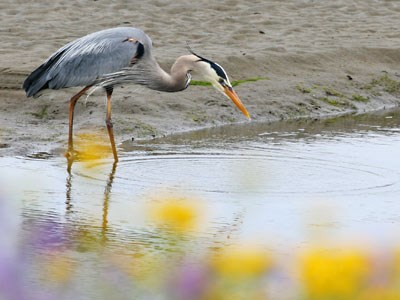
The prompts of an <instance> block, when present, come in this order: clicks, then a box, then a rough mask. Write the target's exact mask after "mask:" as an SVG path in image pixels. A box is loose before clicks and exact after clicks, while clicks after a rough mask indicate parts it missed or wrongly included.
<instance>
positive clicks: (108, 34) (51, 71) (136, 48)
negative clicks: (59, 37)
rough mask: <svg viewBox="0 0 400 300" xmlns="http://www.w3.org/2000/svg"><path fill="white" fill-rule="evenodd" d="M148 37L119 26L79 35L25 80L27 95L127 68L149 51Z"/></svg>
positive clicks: (80, 83) (86, 81)
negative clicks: (82, 35) (79, 36)
mask: <svg viewBox="0 0 400 300" xmlns="http://www.w3.org/2000/svg"><path fill="white" fill-rule="evenodd" d="M150 49H151V40H150V38H149V37H148V36H147V35H146V34H145V33H144V32H143V31H141V30H139V29H136V28H128V27H118V28H112V29H107V30H103V31H99V32H95V33H92V34H89V35H87V36H84V37H82V38H79V39H77V40H75V41H73V42H71V43H69V44H67V45H65V46H64V47H62V48H61V49H59V50H58V51H57V52H55V53H54V54H53V55H52V56H50V57H49V58H48V59H47V61H46V62H44V64H42V65H41V66H40V67H39V68H38V69H36V70H35V71H34V72H32V74H31V75H29V76H28V78H27V79H26V80H25V82H24V85H23V87H24V89H25V90H26V92H27V95H28V96H32V95H35V94H36V93H38V92H39V91H40V90H42V89H45V88H50V89H60V88H64V87H72V86H87V85H91V84H93V83H94V81H95V80H96V79H97V78H99V77H102V76H103V75H105V74H109V73H114V72H117V71H119V70H121V69H122V68H126V67H129V66H130V65H132V64H133V63H134V62H135V59H137V57H138V55H140V56H142V55H144V54H146V53H147V52H150V51H149V50H150Z"/></svg>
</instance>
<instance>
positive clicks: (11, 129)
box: [0, 0, 400, 156]
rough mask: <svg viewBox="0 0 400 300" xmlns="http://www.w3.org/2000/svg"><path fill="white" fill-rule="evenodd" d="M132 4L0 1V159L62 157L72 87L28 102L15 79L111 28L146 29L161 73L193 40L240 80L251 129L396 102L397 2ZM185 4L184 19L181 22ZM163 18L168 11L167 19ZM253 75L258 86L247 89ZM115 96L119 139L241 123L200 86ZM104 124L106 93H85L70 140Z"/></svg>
mask: <svg viewBox="0 0 400 300" xmlns="http://www.w3.org/2000/svg"><path fill="white" fill-rule="evenodd" d="M141 4H143V3H141ZM205 4H207V5H205ZM250 4H251V5H250ZM132 5H134V3H129V4H127V3H124V2H122V1H116V2H115V3H113V4H107V3H103V2H102V1H96V6H95V7H92V6H91V5H90V3H87V2H84V1H78V2H77V3H74V4H72V3H65V2H62V1H53V2H51V3H47V2H44V1H41V2H38V3H35V4H29V3H23V2H21V3H18V1H17V2H10V3H4V4H1V5H0V8H1V14H2V18H0V25H1V26H0V28H3V29H1V30H0V37H1V39H2V43H3V44H2V49H0V63H1V64H0V115H1V118H0V128H1V129H0V155H2V156H5V155H7V156H8V155H10V156H14V155H24V156H25V155H29V154H31V153H36V152H41V151H42V152H47V153H51V154H55V155H57V154H60V153H62V152H63V150H65V146H66V142H67V133H68V101H69V99H70V97H71V96H72V95H73V94H74V93H76V92H77V90H78V88H70V89H65V90H60V91H47V92H45V93H44V94H43V95H42V96H41V97H39V98H37V99H32V98H29V99H28V98H26V96H25V94H24V92H23V90H22V89H21V85H22V82H23V80H24V79H25V77H26V76H27V75H28V74H29V73H30V72H31V71H32V70H33V69H34V68H35V67H37V66H38V65H39V64H40V63H41V62H42V61H43V60H44V59H45V58H47V57H48V55H50V54H51V53H53V52H54V51H55V50H57V49H58V48H59V47H61V46H62V45H64V44H65V43H67V42H69V41H71V40H73V39H75V38H77V37H80V36H82V35H85V34H87V33H89V32H92V31H95V30H100V29H104V28H108V27H114V26H137V27H140V28H142V29H144V30H145V31H146V32H147V33H148V34H149V35H150V36H151V37H152V39H153V42H154V54H155V56H156V58H157V59H158V61H159V62H160V64H161V65H162V66H163V67H164V68H165V69H167V70H168V69H169V68H170V66H171V64H172V63H173V61H174V59H175V58H176V57H177V56H179V55H183V54H186V52H187V50H186V49H185V42H186V41H190V42H191V45H192V47H193V48H194V49H195V50H196V51H198V52H199V53H200V54H201V55H204V56H206V57H208V58H210V59H213V60H215V61H217V62H218V63H219V64H221V65H222V66H223V67H224V68H225V69H226V71H227V72H228V74H229V76H230V77H231V80H232V81H234V80H240V81H244V82H242V83H241V84H240V85H238V86H236V87H235V90H236V92H237V93H238V95H239V96H240V98H241V99H242V102H243V103H244V104H245V106H246V108H247V109H248V111H249V112H250V114H251V116H252V121H251V122H274V121H280V120H289V119H290V120H293V119H297V118H327V117H330V116H338V115H343V114H351V113H355V114H360V113H368V112H373V111H378V110H385V109H392V108H395V107H399V106H400V71H399V70H400V49H399V47H398V45H400V35H399V34H397V33H396V32H397V28H399V26H400V20H399V18H398V17H397V13H398V12H399V11H400V5H399V4H397V3H394V2H393V1H389V2H385V3H383V4H379V3H376V2H374V1H353V2H352V3H348V2H347V1H335V3H334V4H326V3H325V4H324V3H314V2H313V1H295V0H293V1H287V2H285V3H282V2H281V1H273V0H270V1H252V3H247V4H246V5H244V4H242V3H241V2H240V1H234V0H228V1H225V2H223V3H221V4H210V3H208V2H207V1H200V2H196V3H191V2H190V3H189V2H185V1H183V2H182V3H180V4H171V5H168V6H165V5H161V4H160V3H158V2H157V1H149V2H147V3H146V4H143V5H142V6H140V13H139V14H137V15H135V17H134V18H133V17H132V15H131V8H132V7H131V6H132ZM189 8H190V9H189ZM185 9H186V10H187V14H186V15H185V17H183V16H181V15H179V11H182V10H185ZM44 12H45V13H44ZM162 16H163V17H166V16H167V17H168V16H169V17H168V22H167V20H165V19H163V18H162ZM172 16H174V17H172ZM199 18H200V19H201V20H202V23H201V24H200V25H199V24H198V22H197V21H196V20H198V19H199ZM196 24H197V25H196ZM217 24H218V25H217ZM195 25H196V26H195ZM179 28H180V29H179ZM182 28H188V29H190V30H187V31H185V32H182ZM254 78H256V79H259V80H257V81H249V82H246V81H247V80H249V79H254ZM194 79H196V78H194ZM113 97H114V100H113V101H114V102H113V122H114V130H115V135H116V142H117V144H121V143H122V142H124V141H127V140H132V139H135V140H139V139H152V138H154V137H163V136H166V135H171V134H174V133H180V132H185V131H190V130H196V129H202V128H207V127H214V126H221V125H227V124H238V123H239V124H240V123H246V122H248V121H247V120H246V118H245V117H244V116H243V115H241V113H240V112H239V111H238V110H237V109H236V107H234V105H233V104H232V103H231V102H230V101H229V100H228V99H226V98H224V97H223V96H222V95H220V94H219V93H217V92H216V91H215V90H213V89H212V88H210V87H207V86H190V87H189V88H188V89H187V90H185V91H183V92H179V93H172V94H168V93H161V92H157V91H151V90H147V89H145V88H142V87H137V86H123V87H121V88H118V89H116V90H115V92H114V95H113ZM104 118H105V95H104V93H103V92H101V91H98V92H96V93H95V94H92V95H91V96H90V97H88V98H87V99H85V98H82V100H80V102H78V105H77V108H76V115H75V133H80V132H96V134H100V135H105V136H106V131H105V130H104V128H105V125H104ZM100 129H102V131H100V132H99V130H100Z"/></svg>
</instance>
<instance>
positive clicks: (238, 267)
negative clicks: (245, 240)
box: [211, 245, 272, 280]
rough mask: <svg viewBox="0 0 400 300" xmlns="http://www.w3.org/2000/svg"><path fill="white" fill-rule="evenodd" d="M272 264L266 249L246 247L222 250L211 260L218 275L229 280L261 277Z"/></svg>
mask: <svg viewBox="0 0 400 300" xmlns="http://www.w3.org/2000/svg"><path fill="white" fill-rule="evenodd" d="M271 264H272V259H271V257H270V255H269V254H268V253H267V252H266V251H265V250H264V249H262V248H260V247H253V246H246V245H243V246H238V245H237V246H229V247H226V248H222V249H221V250H219V251H218V252H217V253H216V254H215V255H214V256H213V257H212V259H211V266H212V269H213V270H214V271H215V272H216V274H217V275H219V276H221V277H224V278H228V279H240V280H241V279H245V278H250V279H251V278H257V277H260V276H262V275H263V274H265V273H266V272H267V271H268V269H269V268H270V267H271Z"/></svg>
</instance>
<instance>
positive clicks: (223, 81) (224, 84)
mask: <svg viewBox="0 0 400 300" xmlns="http://www.w3.org/2000/svg"><path fill="white" fill-rule="evenodd" d="M218 82H219V84H220V85H222V86H226V82H225V80H224V79H223V78H220V79H219V80H218Z"/></svg>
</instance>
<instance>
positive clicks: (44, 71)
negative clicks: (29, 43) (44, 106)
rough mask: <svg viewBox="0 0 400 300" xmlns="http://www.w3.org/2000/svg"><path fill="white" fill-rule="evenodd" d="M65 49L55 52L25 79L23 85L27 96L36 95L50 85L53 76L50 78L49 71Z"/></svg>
mask: <svg viewBox="0 0 400 300" xmlns="http://www.w3.org/2000/svg"><path fill="white" fill-rule="evenodd" d="M64 51H65V50H64ZM64 51H59V52H57V53H55V54H54V55H53V56H51V57H50V58H49V59H48V60H46V61H45V62H44V63H43V64H42V65H41V66H40V67H38V68H37V69H36V70H35V71H33V72H32V73H31V74H30V75H29V76H28V77H27V78H26V79H25V81H24V84H23V85H22V87H23V89H24V90H25V92H26V96H27V97H31V96H34V97H35V96H36V95H37V93H39V92H40V91H41V90H44V89H47V88H48V87H49V81H50V80H51V78H49V72H50V70H51V68H52V67H53V66H54V65H55V64H56V63H57V61H58V60H59V59H60V57H61V55H62V54H63V53H64Z"/></svg>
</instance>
